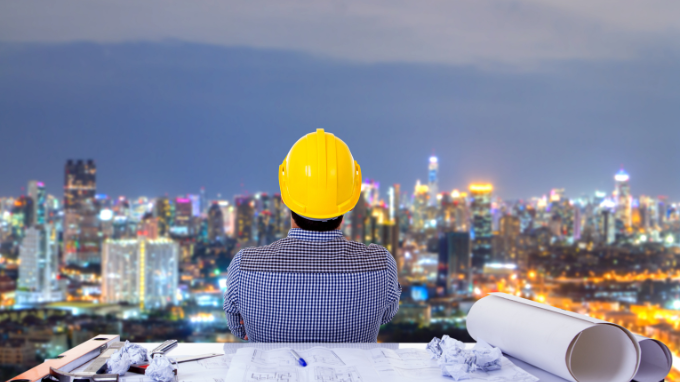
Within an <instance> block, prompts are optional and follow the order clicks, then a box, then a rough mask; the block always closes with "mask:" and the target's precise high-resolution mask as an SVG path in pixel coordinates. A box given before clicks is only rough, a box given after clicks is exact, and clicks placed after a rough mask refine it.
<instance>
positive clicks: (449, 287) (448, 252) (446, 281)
mask: <svg viewBox="0 0 680 382" xmlns="http://www.w3.org/2000/svg"><path fill="white" fill-rule="evenodd" d="M470 280H471V253H470V234H469V233H468V232H444V233H440V234H439V261H438V264H437V291H438V292H439V294H441V295H449V294H454V295H461V294H462V295H467V294H470V289H471V288H470V287H471V283H470Z"/></svg>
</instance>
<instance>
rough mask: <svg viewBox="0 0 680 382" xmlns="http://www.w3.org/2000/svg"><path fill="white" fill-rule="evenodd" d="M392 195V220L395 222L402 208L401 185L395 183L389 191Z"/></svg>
mask: <svg viewBox="0 0 680 382" xmlns="http://www.w3.org/2000/svg"><path fill="white" fill-rule="evenodd" d="M389 192H390V194H389V196H390V220H394V219H395V218H397V217H398V216H399V209H400V208H401V201H400V200H399V199H400V195H401V185H400V184H399V183H395V184H393V185H392V187H390V190H389Z"/></svg>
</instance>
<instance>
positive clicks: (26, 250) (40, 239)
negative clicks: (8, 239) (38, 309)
mask: <svg viewBox="0 0 680 382" xmlns="http://www.w3.org/2000/svg"><path fill="white" fill-rule="evenodd" d="M58 245H59V243H58V241H57V233H56V231H55V230H54V228H53V227H52V226H51V225H49V224H48V225H44V226H35V227H30V228H28V229H26V237H24V239H23V241H22V243H21V246H20V247H19V261H20V265H19V279H18V282H17V287H18V290H17V292H16V302H17V304H18V305H27V304H38V303H44V302H51V301H59V300H61V299H62V298H63V295H62V293H61V292H60V291H59V290H58V284H57V272H58V266H59V259H58V256H59V246H58Z"/></svg>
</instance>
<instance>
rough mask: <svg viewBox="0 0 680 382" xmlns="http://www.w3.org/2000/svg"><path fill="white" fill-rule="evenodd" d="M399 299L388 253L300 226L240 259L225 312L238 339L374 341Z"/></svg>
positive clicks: (233, 268)
mask: <svg viewBox="0 0 680 382" xmlns="http://www.w3.org/2000/svg"><path fill="white" fill-rule="evenodd" d="M400 293H401V286H400V285H399V283H398V279H397V267H396V263H395V261H394V258H393V257H392V255H390V253H389V252H388V251H387V250H386V249H385V248H383V247H381V246H378V245H375V244H372V245H370V246H366V245H364V244H361V243H356V242H352V241H348V240H346V239H345V238H344V237H343V236H342V233H341V231H338V230H335V231H328V232H314V231H305V230H302V229H296V228H294V229H291V231H290V233H289V234H288V237H286V238H284V239H281V240H279V241H277V242H275V243H273V244H271V245H268V246H265V247H259V248H247V249H244V250H242V251H240V252H239V253H238V254H237V256H236V257H235V258H234V260H233V262H232V265H231V266H230V267H229V289H228V290H227V293H226V294H225V301H224V310H225V313H226V314H227V319H228V323H229V328H230V329H231V331H232V333H234V335H236V336H239V337H241V338H244V336H245V335H246V334H247V335H248V339H249V340H250V341H254V342H375V341H376V340H377V337H378V330H379V328H380V325H381V324H384V323H387V322H389V321H390V320H391V319H392V317H393V316H394V314H395V313H396V312H397V310H398V308H399V296H400ZM241 321H243V325H242V324H241V323H240V322H241Z"/></svg>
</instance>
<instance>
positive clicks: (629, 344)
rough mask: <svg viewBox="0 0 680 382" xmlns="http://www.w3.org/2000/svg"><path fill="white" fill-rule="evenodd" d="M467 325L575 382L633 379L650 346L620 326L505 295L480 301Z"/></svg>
mask: <svg viewBox="0 0 680 382" xmlns="http://www.w3.org/2000/svg"><path fill="white" fill-rule="evenodd" d="M467 328H468V332H469V333H470V335H471V336H472V338H474V339H475V340H477V341H479V340H483V341H486V342H488V343H489V344H491V345H493V346H496V347H498V348H500V349H501V350H502V351H503V352H504V353H506V354H509V355H511V356H513V357H515V358H517V359H520V360H522V361H524V362H527V363H530V364H532V365H534V366H536V367H538V368H541V369H543V370H545V371H548V372H550V373H552V374H555V375H557V376H559V377H562V378H564V379H566V380H569V381H573V382H630V380H632V379H633V378H634V377H636V375H637V373H638V369H639V368H640V364H641V363H640V360H641V355H642V350H641V348H642V347H647V345H640V344H638V340H637V339H636V338H635V336H634V335H633V334H632V333H630V332H629V331H628V330H627V329H625V328H623V327H621V326H619V325H614V324H611V323H608V322H605V321H601V320H596V319H593V318H591V317H587V316H583V315H580V314H576V313H572V312H567V311H564V310H561V309H557V308H554V307H551V306H549V305H545V304H539V303H536V302H533V301H529V300H526V299H522V298H519V297H515V296H511V295H508V294H504V293H493V294H491V295H489V296H487V297H484V298H482V299H480V300H479V301H477V302H476V303H475V304H474V305H473V306H472V309H470V312H469V313H468V316H467ZM653 345H655V346H656V347H657V348H659V346H658V345H656V343H654V344H653ZM660 354H663V352H661V353H660ZM651 369H654V370H656V371H658V368H650V370H651ZM645 377H647V375H645ZM663 377H665V374H664V375H663V376H661V378H657V379H656V381H659V380H661V379H663Z"/></svg>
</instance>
